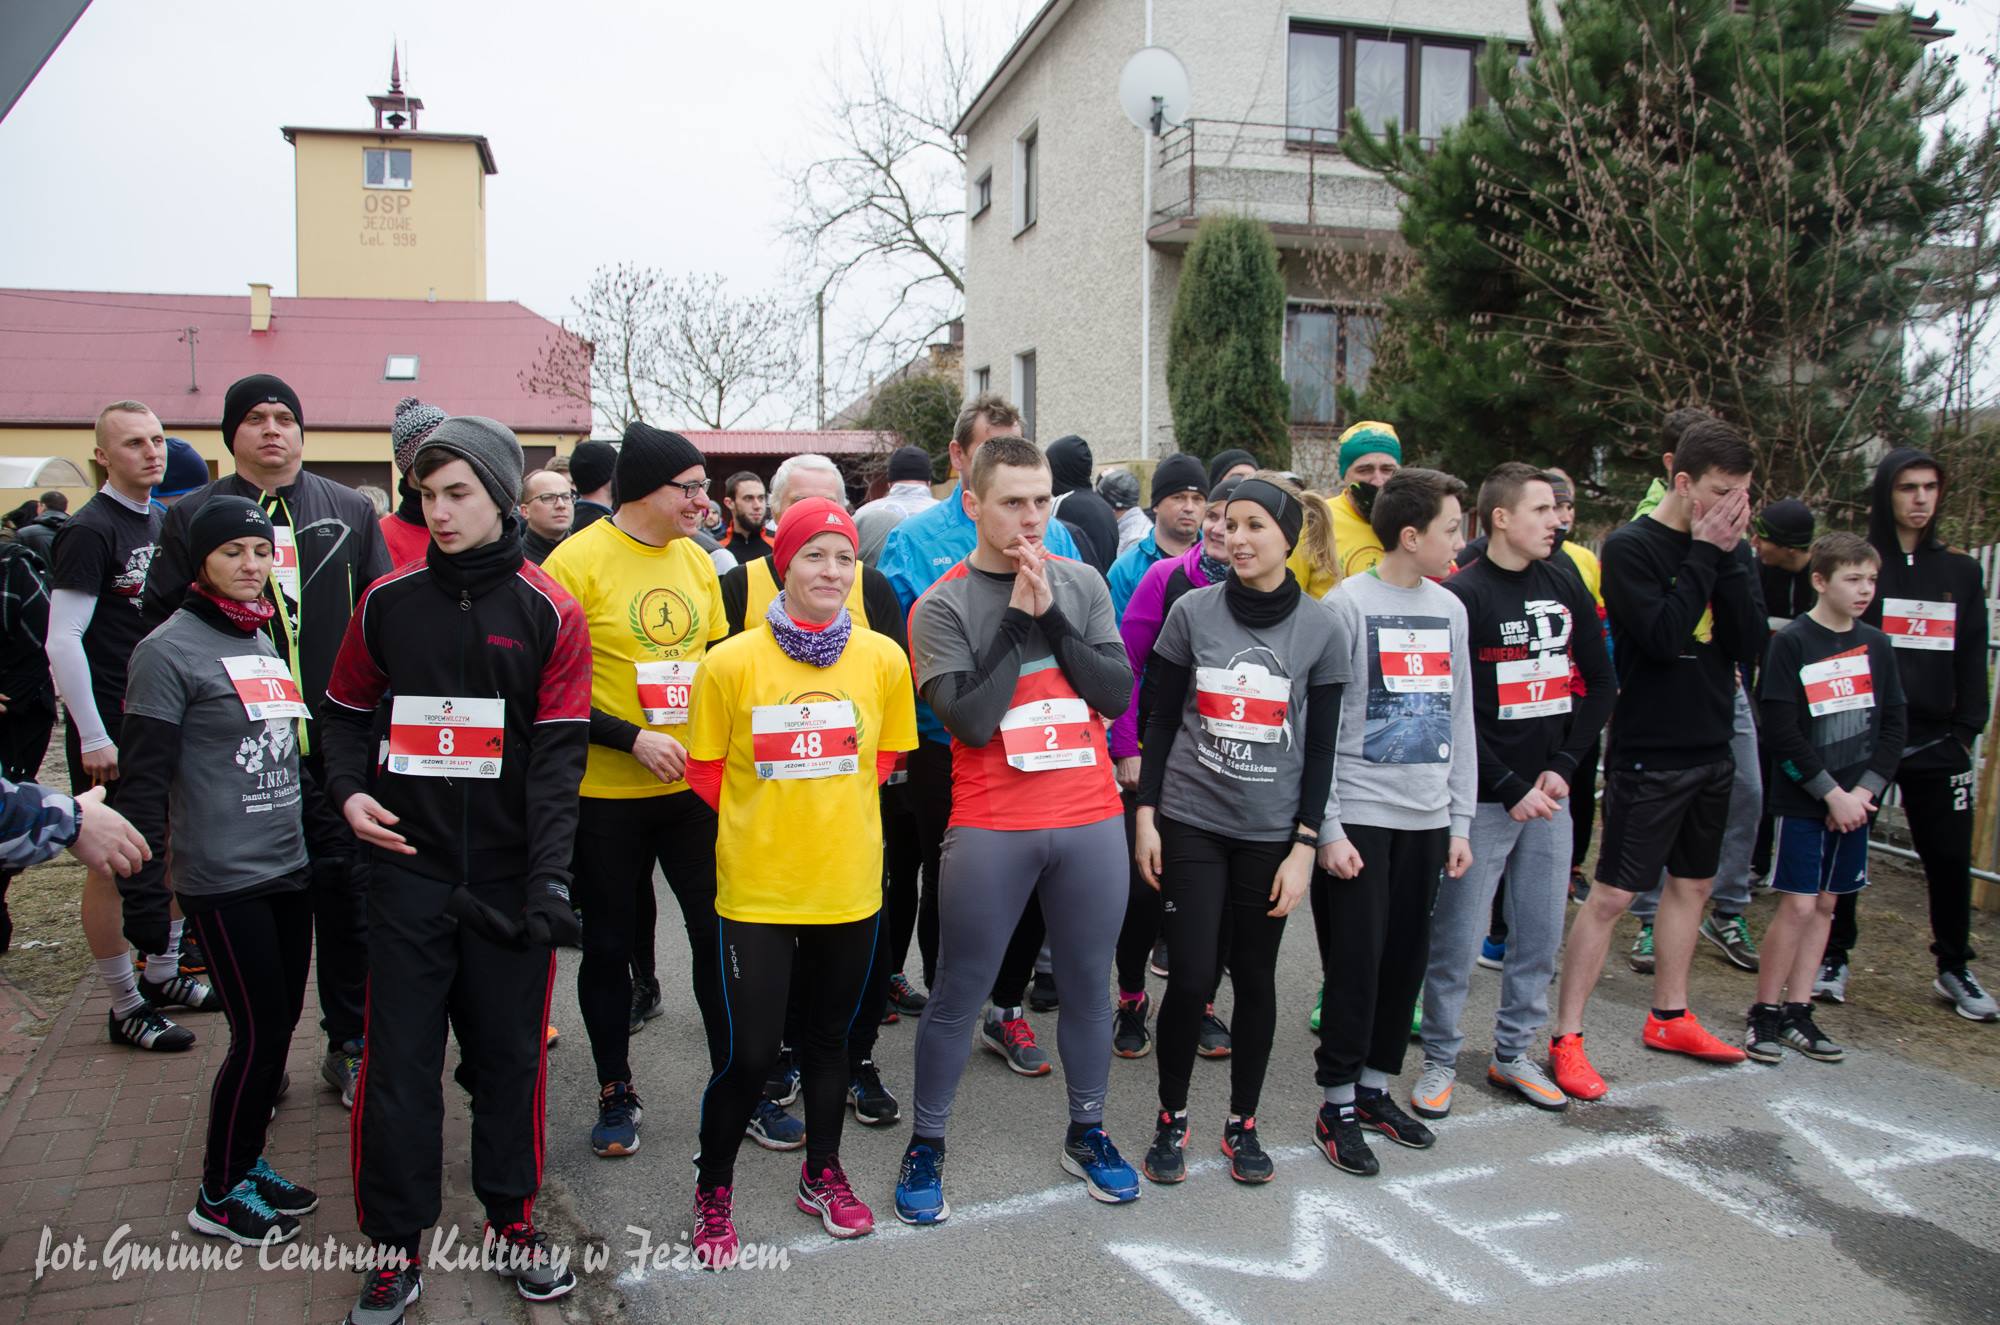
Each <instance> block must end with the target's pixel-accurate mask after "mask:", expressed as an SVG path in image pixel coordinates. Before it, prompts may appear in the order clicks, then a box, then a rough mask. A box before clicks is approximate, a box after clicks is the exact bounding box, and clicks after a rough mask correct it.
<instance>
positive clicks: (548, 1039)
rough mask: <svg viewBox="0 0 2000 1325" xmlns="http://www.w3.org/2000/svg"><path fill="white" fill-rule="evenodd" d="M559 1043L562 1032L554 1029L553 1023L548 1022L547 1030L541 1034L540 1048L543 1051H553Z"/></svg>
mask: <svg viewBox="0 0 2000 1325" xmlns="http://www.w3.org/2000/svg"><path fill="white" fill-rule="evenodd" d="M561 1043H562V1032H561V1031H559V1030H557V1029H556V1024H555V1023H554V1022H550V1023H549V1024H548V1027H547V1029H546V1030H544V1031H543V1033H542V1047H543V1048H544V1049H553V1048H555V1047H556V1046H557V1045H559V1044H561Z"/></svg>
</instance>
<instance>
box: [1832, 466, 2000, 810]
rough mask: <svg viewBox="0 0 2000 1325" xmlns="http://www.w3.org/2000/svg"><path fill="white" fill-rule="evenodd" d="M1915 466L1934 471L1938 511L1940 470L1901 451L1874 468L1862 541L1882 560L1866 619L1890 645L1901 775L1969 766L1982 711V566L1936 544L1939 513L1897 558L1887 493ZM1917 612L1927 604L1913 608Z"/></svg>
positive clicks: (1898, 545) (1982, 719)
mask: <svg viewBox="0 0 2000 1325" xmlns="http://www.w3.org/2000/svg"><path fill="white" fill-rule="evenodd" d="M1917 466H1927V467H1929V468H1931V469H1935V470H1937V472H1938V489H1939V490H1938V498H1939V504H1940V505H1942V504H1943V497H1944V481H1945V472H1944V466H1942V465H1940V464H1939V463H1938V462H1937V461H1936V459H1934V458H1933V457H1932V456H1930V455H1929V454H1928V453H1926V452H1923V451H1918V450H1915V449H1913V448H1910V447H1901V448H1898V449H1897V450H1894V451H1891V452H1889V454H1888V455H1885V456H1883V457H1882V463H1881V464H1879V465H1877V466H1876V467H1875V484H1874V490H1873V493H1872V496H1871V498H1870V501H1869V506H1868V541H1869V542H1870V543H1873V544H1874V545H1875V550H1876V551H1877V552H1879V553H1881V554H1882V574H1881V578H1880V580H1879V581H1878V582H1877V584H1876V589H1875V601H1874V602H1873V603H1871V604H1869V607H1868V612H1867V614H1866V615H1865V616H1864V617H1863V618H1862V619H1863V620H1864V621H1866V622H1867V623H1868V624H1869V625H1871V626H1877V627H1880V628H1881V629H1882V630H1883V631H1885V632H1886V633H1887V634H1888V636H1889V640H1890V642H1891V643H1892V644H1894V645H1895V646H1896V662H1897V664H1898V666H1899V670H1900V671H1901V673H1902V679H1903V694H1904V696H1905V697H1906V699H1907V702H1908V704H1909V718H1910V733H1909V744H1908V745H1907V746H1906V747H1905V750H1904V757H1903V768H1904V769H1905V770H1907V771H1911V772H1917V771H1921V770H1923V769H1926V768H1932V767H1945V766H1949V767H1952V768H1955V769H1958V768H1963V767H1965V764H1966V759H1967V753H1968V752H1969V751H1970V750H1971V749H1972V742H1973V740H1974V739H1975V738H1977V737H1978V735H1979V733H1980V732H1981V731H1983V730H1984V729H1985V727H1986V711H1987V705H1986V634H1987V627H1986V588H1985V585H1984V582H1983V577H1982V576H1981V575H1980V573H1979V563H1978V562H1976V561H1974V560H1973V559H1972V558H1971V557H1968V556H1966V555H1965V554H1964V553H1963V552H1953V551H1951V550H1950V549H1949V548H1947V547H1945V545H1944V544H1943V543H1941V542H1939V541H1938V536H1937V518H1936V516H1935V515H1933V516H1932V518H1931V523H1930V525H1929V526H1928V527H1927V528H1926V529H1925V530H1924V531H1923V537H1922V541H1920V542H1919V543H1918V544H1917V546H1916V550H1915V551H1913V552H1905V551H1903V544H1902V540H1901V539H1900V538H1899V537H1898V536H1897V532H1896V515H1895V509H1896V508H1895V506H1894V504H1893V498H1892V496H1891V493H1892V491H1893V489H1894V487H1895V482H1896V476H1897V475H1898V474H1901V473H1902V472H1903V471H1904V470H1906V469H1911V468H1914V467H1917ZM1913 604H1929V605H1931V606H1927V607H1915V608H1914V609H1913V606H1912V605H1913ZM1945 618H1950V619H1951V620H1950V625H1951V630H1952V634H1951V639H1952V643H1951V646H1950V647H1949V648H1940V647H1939V646H1938V639H1937V636H1938V634H1939V626H1940V624H1942V622H1943V620H1944V619H1945ZM1954 746H1955V747H1956V748H1954Z"/></svg>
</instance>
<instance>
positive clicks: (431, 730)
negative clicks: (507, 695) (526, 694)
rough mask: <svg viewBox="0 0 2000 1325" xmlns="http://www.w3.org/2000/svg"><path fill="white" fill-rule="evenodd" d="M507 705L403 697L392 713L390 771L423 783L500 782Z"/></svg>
mask: <svg viewBox="0 0 2000 1325" xmlns="http://www.w3.org/2000/svg"><path fill="white" fill-rule="evenodd" d="M506 736H507V701H505V700H503V699H458V698H447V697H445V696H442V695H398V696H396V702H395V704H394V705H393V706H392V707H391V708H390V710H389V771H390V772H391V773H402V774H406V775H407V776H410V777H419V778H497V777H499V776H500V756H501V754H502V747H503V746H504V745H505V743H506Z"/></svg>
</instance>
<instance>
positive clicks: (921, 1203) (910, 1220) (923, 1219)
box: [896, 1145, 951, 1224]
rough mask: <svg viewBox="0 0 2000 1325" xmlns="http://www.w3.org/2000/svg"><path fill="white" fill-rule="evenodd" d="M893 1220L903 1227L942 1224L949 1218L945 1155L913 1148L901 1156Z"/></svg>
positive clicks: (922, 1147) (920, 1146) (930, 1149)
mask: <svg viewBox="0 0 2000 1325" xmlns="http://www.w3.org/2000/svg"><path fill="white" fill-rule="evenodd" d="M896 1218H898V1219H900V1220H902V1221H903V1222H904V1223H905V1224H942V1223H943V1222H944V1221H945V1220H947V1219H949V1218H951V1206H950V1205H949V1204H947V1203H946V1201H945V1199H944V1156H943V1155H940V1154H939V1153H938V1152H937V1151H936V1150H933V1149H932V1148H931V1147H929V1146H926V1145H914V1146H911V1147H910V1148H909V1150H908V1151H906V1152H905V1153H904V1155H903V1171H902V1172H901V1173H900V1174H898V1175H897V1177H896Z"/></svg>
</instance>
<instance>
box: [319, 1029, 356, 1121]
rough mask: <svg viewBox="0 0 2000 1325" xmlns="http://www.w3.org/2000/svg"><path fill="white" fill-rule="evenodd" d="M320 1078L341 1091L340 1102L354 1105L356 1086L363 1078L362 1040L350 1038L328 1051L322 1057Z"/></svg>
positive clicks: (348, 1105) (350, 1106)
mask: <svg viewBox="0 0 2000 1325" xmlns="http://www.w3.org/2000/svg"><path fill="white" fill-rule="evenodd" d="M319 1078H320V1080H321V1081H324V1082H325V1083H326V1084H327V1085H329V1086H332V1087H333V1088H334V1089H335V1090H337V1091H339V1092H340V1102H341V1103H342V1104H343V1105H345V1106H347V1107H348V1108H350V1109H351V1108H353V1107H354V1088H355V1086H356V1085H357V1084H358V1083H359V1082H360V1080H361V1042H360V1041H359V1040H349V1041H347V1042H346V1043H345V1044H341V1045H336V1046H335V1047H334V1048H331V1049H329V1050H327V1051H326V1056H325V1057H324V1058H322V1059H320V1063H319Z"/></svg>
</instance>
